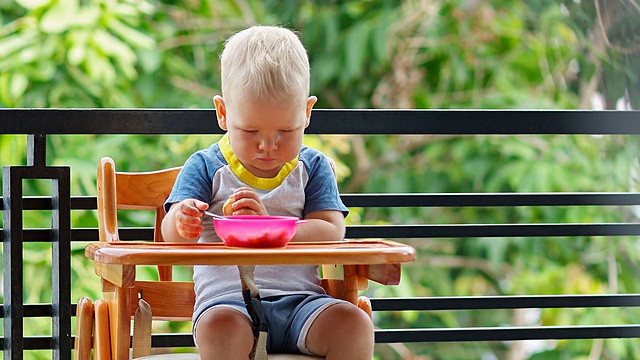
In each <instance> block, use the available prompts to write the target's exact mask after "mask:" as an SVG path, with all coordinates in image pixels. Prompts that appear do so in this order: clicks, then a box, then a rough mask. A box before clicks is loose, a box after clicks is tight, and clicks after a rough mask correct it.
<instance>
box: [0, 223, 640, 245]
mask: <svg viewBox="0 0 640 360" xmlns="http://www.w3.org/2000/svg"><path fill="white" fill-rule="evenodd" d="M119 234H120V238H121V240H127V241H132V240H151V239H153V228H121V229H119ZM637 235H640V224H634V223H610V224H586V223H585V224H575V223H572V224H445V225H349V226H347V231H346V238H348V239H370V238H385V239H414V238H482V237H485V238H487V237H571V236H637ZM52 236H53V233H52V231H51V229H25V230H24V235H23V240H24V242H51V239H52ZM3 239H4V235H3V233H2V232H0V242H2V241H3ZM97 240H98V229H96V228H86V229H77V228H76V229H71V241H97Z"/></svg>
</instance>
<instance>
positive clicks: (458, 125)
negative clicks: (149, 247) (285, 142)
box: [0, 109, 640, 135]
mask: <svg viewBox="0 0 640 360" xmlns="http://www.w3.org/2000/svg"><path fill="white" fill-rule="evenodd" d="M0 118H1V119H2V121H0V134H147V135H149V134H221V133H222V130H220V128H219V127H218V125H217V122H216V121H215V119H216V116H215V110H213V109H204V110H203V109H0ZM175 119H180V121H175ZM514 119H517V120H518V121H514ZM639 120H640V111H606V110H604V111H593V110H478V109H474V110H398V109H389V110H382V109H355V110H351V109H338V110H334V109H317V110H313V113H312V116H311V124H310V126H309V128H308V129H307V133H309V134H381V135H386V134H441V135H478V134H498V135H502V134H591V135H599V134H636V135H637V134H640V121H639Z"/></svg>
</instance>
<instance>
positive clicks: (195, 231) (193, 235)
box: [162, 199, 209, 242]
mask: <svg viewBox="0 0 640 360" xmlns="http://www.w3.org/2000/svg"><path fill="white" fill-rule="evenodd" d="M208 208H209V204H207V203H205V202H203V201H199V200H195V199H186V200H182V201H180V202H177V203H174V204H172V205H171V208H170V209H169V212H167V215H166V216H165V217H164V219H163V220H162V236H163V237H164V240H165V241H182V242H188V241H190V242H193V241H195V240H197V239H198V238H199V237H200V234H202V229H203V228H202V211H204V210H207V209H208Z"/></svg>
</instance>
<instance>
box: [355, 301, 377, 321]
mask: <svg viewBox="0 0 640 360" xmlns="http://www.w3.org/2000/svg"><path fill="white" fill-rule="evenodd" d="M358 307H359V308H360V309H362V310H363V311H364V312H366V313H367V315H369V318H370V319H371V318H372V317H373V309H372V308H371V300H369V298H368V297H366V296H360V297H359V298H358Z"/></svg>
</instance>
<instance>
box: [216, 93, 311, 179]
mask: <svg viewBox="0 0 640 360" xmlns="http://www.w3.org/2000/svg"><path fill="white" fill-rule="evenodd" d="M316 100H317V99H316V98H315V97H313V96H312V97H309V99H308V100H307V103H306V106H305V105H304V104H303V105H300V104H292V103H291V102H287V101H262V102H251V101H245V102H238V101H233V102H225V101H224V99H223V98H222V97H220V96H216V97H214V103H215V105H216V115H217V117H218V124H219V125H220V128H222V129H223V130H226V131H227V132H228V134H229V141H230V143H231V148H232V149H233V152H234V154H235V155H236V156H237V157H238V160H240V162H241V163H242V165H243V166H244V167H245V168H246V169H247V170H249V171H250V172H251V173H252V174H253V175H255V176H257V177H262V178H272V177H275V176H276V175H278V172H279V171H280V169H281V168H282V166H283V165H284V164H285V163H287V162H289V161H291V160H293V159H294V158H295V157H296V156H298V153H299V152H300V147H301V146H302V138H303V135H304V129H305V128H306V127H307V126H308V125H309V117H310V116H311V109H312V108H313V105H314V104H315V102H316Z"/></svg>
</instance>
